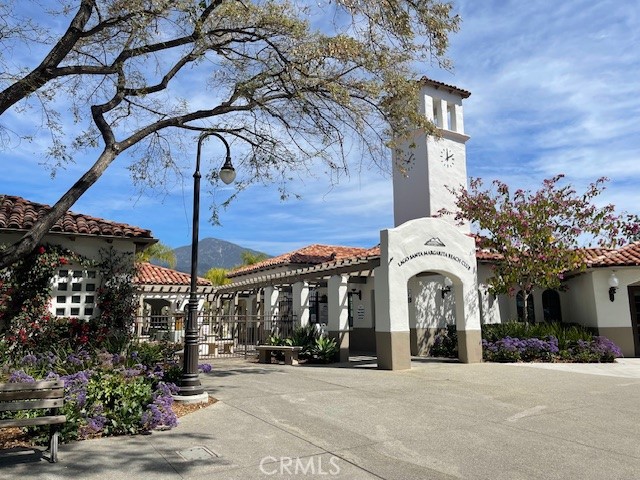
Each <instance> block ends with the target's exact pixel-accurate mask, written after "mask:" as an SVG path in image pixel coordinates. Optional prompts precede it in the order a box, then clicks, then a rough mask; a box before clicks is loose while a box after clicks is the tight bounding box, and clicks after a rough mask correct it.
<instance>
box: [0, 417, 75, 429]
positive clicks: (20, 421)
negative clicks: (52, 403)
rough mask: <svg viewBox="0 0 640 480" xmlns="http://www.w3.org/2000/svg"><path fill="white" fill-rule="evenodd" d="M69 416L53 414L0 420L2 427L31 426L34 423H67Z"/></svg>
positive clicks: (0, 426)
mask: <svg viewBox="0 0 640 480" xmlns="http://www.w3.org/2000/svg"><path fill="white" fill-rule="evenodd" d="M66 421H67V417H66V416H65V415H51V416H48V417H36V418H9V419H6V420H0V428H7V427H30V426H32V425H54V424H57V423H65V422H66Z"/></svg>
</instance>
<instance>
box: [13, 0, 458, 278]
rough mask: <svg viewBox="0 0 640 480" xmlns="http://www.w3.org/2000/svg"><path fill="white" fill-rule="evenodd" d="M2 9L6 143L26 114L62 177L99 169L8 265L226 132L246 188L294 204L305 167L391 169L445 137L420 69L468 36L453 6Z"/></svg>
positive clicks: (142, 3)
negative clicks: (117, 184) (111, 190)
mask: <svg viewBox="0 0 640 480" xmlns="http://www.w3.org/2000/svg"><path fill="white" fill-rule="evenodd" d="M0 13H1V14H2V22H0V47H1V48H0V52H1V53H0V140H1V142H2V143H1V145H2V146H3V147H5V148H10V146H11V144H12V142H13V141H15V140H16V137H18V136H20V135H21V134H19V133H16V132H15V131H14V130H13V129H12V126H11V119H12V118H16V117H15V114H16V112H19V113H21V114H22V117H21V119H22V120H25V119H27V118H28V119H29V121H33V122H34V124H33V133H32V135H34V136H39V139H38V140H39V141H44V142H45V143H46V145H45V147H44V148H45V149H46V155H47V156H48V157H49V159H50V162H49V165H50V167H51V168H52V173H55V172H56V171H57V169H59V168H60V167H64V166H65V165H66V164H67V163H68V162H72V161H74V160H76V158H77V156H78V153H79V152H83V153H88V154H89V156H88V158H92V157H93V158H94V160H93V163H91V164H87V165H84V166H83V170H84V174H82V175H81V177H80V178H79V179H77V181H76V182H75V183H73V185H71V187H70V188H69V190H68V191H67V192H66V193H64V194H63V195H62V197H61V198H59V199H58V200H57V201H56V202H55V204H54V206H53V208H52V210H51V211H50V212H49V213H48V214H47V215H45V216H43V217H42V218H40V219H39V220H38V222H37V223H36V224H35V225H34V227H33V228H32V229H31V230H30V231H29V232H28V233H27V234H26V235H25V236H24V237H23V238H22V239H21V240H19V241H18V242H17V243H16V244H14V245H12V246H11V247H9V248H7V249H5V250H4V251H3V252H2V253H1V254H0V267H2V266H7V265H9V264H11V263H12V262H14V261H15V260H16V259H18V258H20V257H21V256H24V255H25V254H27V253H28V252H30V251H31V250H32V249H33V248H34V247H35V245H36V244H37V243H38V241H39V240H40V239H41V238H42V237H43V236H44V235H45V234H46V233H47V232H48V230H49V229H50V228H51V226H52V225H53V224H54V223H55V221H56V220H57V219H58V218H59V217H60V216H61V215H62V214H63V213H64V212H65V211H66V210H68V209H69V208H70V207H71V206H72V205H73V204H74V202H76V201H77V200H78V198H79V197H80V196H81V195H82V194H83V193H84V192H85V191H86V190H87V189H88V188H89V187H91V185H93V184H94V183H95V182H96V181H97V180H98V178H100V176H101V175H102V174H103V172H104V171H105V170H106V169H107V168H108V167H109V165H111V164H112V162H114V160H115V159H116V158H118V156H119V155H121V154H122V153H123V152H126V151H128V155H129V157H130V158H131V164H130V170H131V174H132V177H133V181H134V182H135V183H136V184H137V185H139V186H141V187H151V188H159V187H161V186H162V184H163V182H164V181H165V180H166V179H167V178H168V177H169V176H171V175H173V174H174V172H175V171H180V170H181V167H182V165H181V164H180V161H179V159H180V155H179V154H178V153H179V152H181V149H182V148H189V149H191V148H192V146H193V144H194V137H195V136H196V135H197V134H198V132H199V131H202V130H212V131H215V132H218V133H220V134H222V135H224V136H225V137H226V138H227V139H228V140H229V141H230V142H231V143H232V145H233V148H234V152H236V153H237V152H242V153H243V156H242V157H241V158H240V159H239V160H236V168H238V169H240V171H241V175H239V181H238V183H237V184H236V190H237V191H240V190H242V189H243V188H245V187H246V186H247V185H249V184H251V183H253V182H272V181H276V182H280V188H281V191H282V195H283V196H286V195H287V190H286V181H287V179H288V178H289V176H290V175H292V172H294V171H296V170H298V171H301V172H323V171H324V172H334V173H335V172H336V171H347V170H348V163H347V161H346V160H347V157H348V155H350V154H351V151H350V149H351V148H352V146H353V145H354V144H355V145H357V146H358V147H359V151H360V152H361V154H362V155H363V156H364V157H365V158H368V159H370V160H371V161H374V162H381V161H383V160H385V159H386V158H387V157H388V153H387V152H388V148H393V146H394V144H395V143H394V140H395V139H399V138H401V137H403V136H405V135H406V134H407V133H409V132H411V131H413V130H414V129H416V128H425V129H431V128H433V126H432V125H430V124H429V123H428V121H427V120H426V119H425V118H424V116H423V115H420V112H419V111H418V108H417V95H416V93H417V89H418V83H417V80H418V79H419V78H420V75H419V72H417V70H416V69H417V67H420V68H421V69H423V68H424V67H425V66H433V65H435V66H437V67H444V68H448V67H449V63H448V60H447V59H446V57H445V54H446V49H447V46H448V37H449V34H450V33H451V32H455V31H456V30H457V29H458V26H459V18H458V16H457V15H454V14H453V11H452V5H451V4H450V3H448V2H442V1H439V0H423V1H420V2H414V1H412V0H387V1H384V2H378V1H375V0H358V1H353V0H320V1H318V2H309V1H305V0H255V1H244V2H241V1H237V0H59V2H57V3H56V4H55V6H52V5H51V4H47V9H46V10H45V9H43V8H41V5H40V3H39V2H38V1H36V0H33V1H20V2H17V1H16V2H3V3H2V5H0ZM51 45H52V46H51ZM422 73H424V72H422ZM25 113H28V116H27V115H25ZM69 115H72V117H71V118H72V120H71V121H70V120H67V119H68V118H69ZM40 119H42V120H40ZM43 131H44V132H45V133H46V136H43V135H42V132H43ZM430 131H432V130H430ZM354 142H355V143H354ZM215 167H216V169H215V170H212V172H211V173H210V174H209V179H210V180H211V181H212V182H213V183H214V185H215V184H216V182H217V180H218V178H217V174H216V171H217V168H218V167H219V165H216V166H215ZM52 203H53V202H52ZM223 203H224V202H223ZM214 213H215V209H214Z"/></svg>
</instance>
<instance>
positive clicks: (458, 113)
mask: <svg viewBox="0 0 640 480" xmlns="http://www.w3.org/2000/svg"><path fill="white" fill-rule="evenodd" d="M452 118H454V122H455V125H454V127H455V128H451V130H454V131H456V132H458V133H464V117H463V115H462V105H458V104H457V103H454V104H453V116H452Z"/></svg>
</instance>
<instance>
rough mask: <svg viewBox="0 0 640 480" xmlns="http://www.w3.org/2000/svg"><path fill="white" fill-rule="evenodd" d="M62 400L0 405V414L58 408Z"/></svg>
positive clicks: (22, 401)
mask: <svg viewBox="0 0 640 480" xmlns="http://www.w3.org/2000/svg"><path fill="white" fill-rule="evenodd" d="M63 401H64V399H63V398H55V399H40V400H20V401H17V402H2V403H0V412H12V411H16V410H30V409H32V408H60V407H62V403H63Z"/></svg>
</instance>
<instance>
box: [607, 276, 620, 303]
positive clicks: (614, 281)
mask: <svg viewBox="0 0 640 480" xmlns="http://www.w3.org/2000/svg"><path fill="white" fill-rule="evenodd" d="M619 284H620V282H619V281H618V277H616V272H612V273H611V275H610V276H609V300H611V301H612V302H613V301H614V300H615V297H616V292H617V291H618V285H619Z"/></svg>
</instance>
